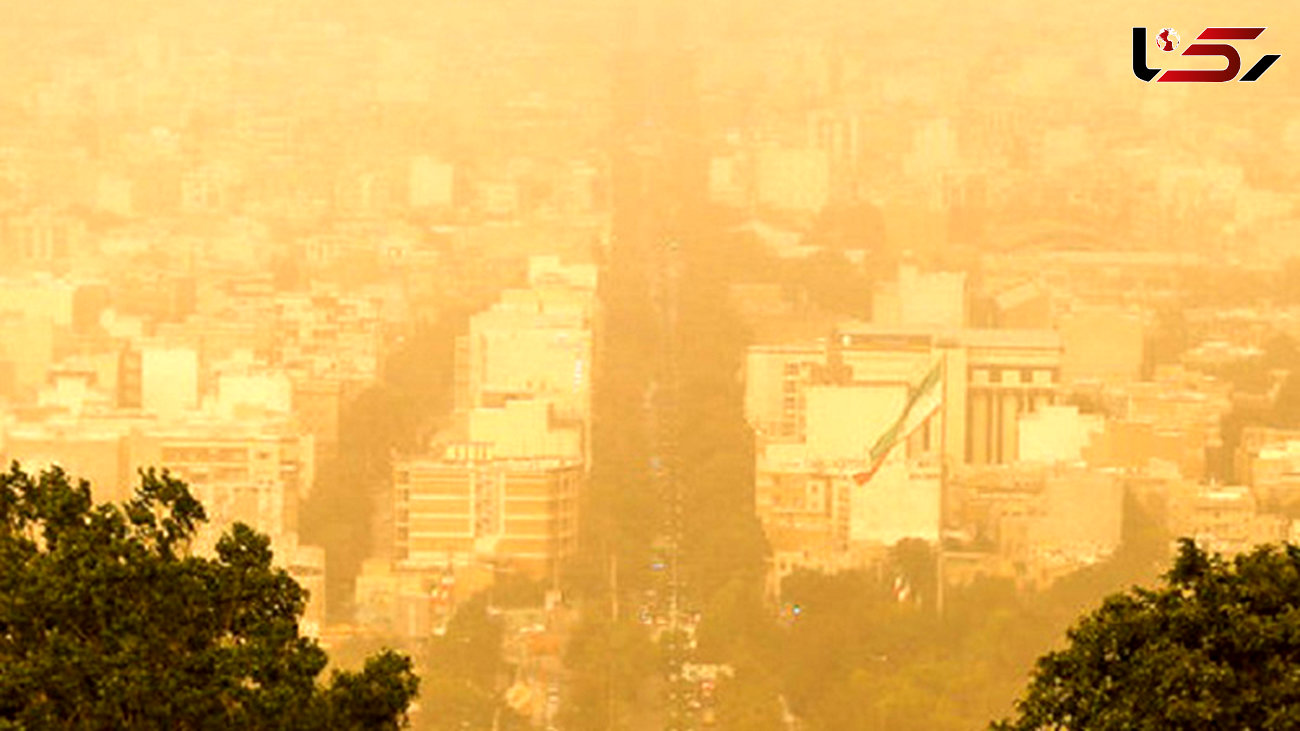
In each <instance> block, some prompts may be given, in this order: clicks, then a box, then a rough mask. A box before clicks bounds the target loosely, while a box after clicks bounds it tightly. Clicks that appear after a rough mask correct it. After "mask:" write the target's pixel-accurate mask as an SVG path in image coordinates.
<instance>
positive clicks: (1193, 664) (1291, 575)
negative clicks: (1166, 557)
mask: <svg viewBox="0 0 1300 731" xmlns="http://www.w3.org/2000/svg"><path fill="white" fill-rule="evenodd" d="M1068 638H1069V645H1068V646H1067V647H1066V648H1065V649H1063V650H1060V651H1057V652H1052V653H1049V654H1047V655H1045V656H1044V657H1042V658H1041V659H1040V660H1039V661H1038V665H1037V668H1036V671H1035V674H1034V677H1033V679H1032V681H1031V683H1030V686H1029V689H1028V691H1027V693H1026V694H1025V696H1024V698H1023V699H1022V700H1021V701H1019V702H1018V703H1017V712H1018V713H1017V716H1016V718H1014V719H1012V720H1007V721H1003V722H1001V723H999V724H995V725H994V727H993V728H995V729H1047V728H1050V729H1120V728H1123V729H1202V728H1204V729H1210V728H1250V729H1282V728H1296V727H1298V726H1300V546H1294V545H1289V544H1288V545H1285V546H1282V547H1277V546H1261V547H1259V548H1256V549H1255V550H1254V551H1252V552H1251V553H1248V554H1243V555H1240V556H1237V557H1235V558H1233V559H1231V560H1229V559H1225V558H1223V557H1221V556H1218V555H1211V554H1208V553H1206V552H1205V551H1203V550H1201V549H1200V548H1198V547H1197V546H1196V544H1195V543H1194V542H1193V541H1191V540H1189V539H1183V541H1182V543H1181V548H1180V551H1179V555H1178V557H1177V560H1176V561H1175V564H1174V566H1173V568H1172V569H1170V571H1169V572H1168V573H1167V574H1165V585H1164V586H1162V587H1159V588H1157V589H1142V588H1135V589H1132V590H1131V591H1129V592H1127V593H1123V594H1116V595H1112V596H1111V597H1109V598H1108V599H1107V600H1106V601H1105V602H1104V603H1103V605H1102V606H1101V608H1100V609H1098V610H1097V611H1096V612H1094V613H1092V614H1091V615H1089V616H1087V617H1085V618H1084V619H1083V620H1082V621H1081V622H1080V623H1079V624H1078V625H1077V626H1076V627H1075V628H1073V629H1072V630H1071V631H1070V632H1069V634H1068Z"/></svg>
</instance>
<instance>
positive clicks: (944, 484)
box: [934, 347, 948, 617]
mask: <svg viewBox="0 0 1300 731" xmlns="http://www.w3.org/2000/svg"><path fill="white" fill-rule="evenodd" d="M941 352H942V353H943V360H942V361H941V362H940V366H939V367H940V368H941V369H942V370H941V371H940V372H941V373H942V374H943V377H942V378H941V379H940V383H941V384H943V385H942V388H943V390H942V391H941V392H940V393H939V403H940V404H941V406H940V407H939V412H940V416H939V540H938V542H937V543H936V544H935V550H934V573H935V589H934V606H935V612H936V613H937V614H938V615H939V616H940V617H942V616H943V594H944V591H943V525H944V517H945V508H946V506H947V503H948V349H947V348H946V347H945V348H943V350H942V351H941Z"/></svg>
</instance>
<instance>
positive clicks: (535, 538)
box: [393, 445, 585, 578]
mask: <svg viewBox="0 0 1300 731" xmlns="http://www.w3.org/2000/svg"><path fill="white" fill-rule="evenodd" d="M488 447H489V445H456V446H453V447H449V448H448V450H447V452H446V453H445V454H444V455H443V456H442V457H441V458H416V459H405V460H400V461H398V462H397V463H396V464H395V465H394V480H393V482H394V488H395V536H394V543H395V546H396V556H397V557H398V560H399V561H404V562H406V563H407V564H409V565H424V566H443V565H450V564H456V563H465V562H470V561H474V560H478V559H481V558H490V559H492V560H495V561H497V562H501V563H507V564H509V565H511V566H513V567H516V568H517V569H518V570H519V571H521V572H523V573H525V574H527V575H529V576H532V577H534V578H541V577H549V576H554V575H555V573H556V572H557V571H558V570H559V568H560V566H561V565H562V564H563V563H564V562H565V561H566V560H567V559H569V558H570V557H572V556H573V555H574V552H575V551H576V550H577V537H578V533H577V528H578V495H579V493H580V491H581V488H582V484H583V481H584V479H585V471H584V469H583V466H582V463H581V462H579V461H576V460H572V459H555V458H549V459H547V458H517V459H508V458H494V457H493V456H492V455H491V452H490V449H489V448H488Z"/></svg>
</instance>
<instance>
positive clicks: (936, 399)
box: [853, 361, 943, 485]
mask: <svg viewBox="0 0 1300 731" xmlns="http://www.w3.org/2000/svg"><path fill="white" fill-rule="evenodd" d="M942 383H943V361H937V362H936V363H935V364H934V367H932V368H931V369H930V372H929V373H926V374H925V378H923V379H921V383H920V384H919V385H917V386H916V387H915V388H914V389H912V391H911V393H910V394H909V395H908V397H907V404H906V405H905V406H904V407H903V413H901V414H899V416H898V419H897V420H896V421H895V422H894V423H893V425H892V426H890V427H889V429H887V430H885V433H884V434H881V435H880V438H879V439H877V440H876V443H875V444H874V445H872V447H871V451H870V452H869V453H868V455H867V456H868V458H869V459H870V466H869V467H867V469H866V471H865V472H859V473H857V474H856V475H854V476H853V481H854V482H856V483H858V484H859V485H865V484H866V483H867V481H868V480H870V479H871V477H872V476H873V475H875V474H876V471H877V470H879V469H880V466H881V465H883V464H884V463H885V458H886V457H888V456H889V453H890V452H892V451H893V450H894V447H896V446H898V445H899V444H900V443H902V442H905V441H907V438H908V437H909V436H911V435H912V432H914V431H916V430H917V429H918V428H920V427H921V425H922V424H924V423H925V422H926V420H927V419H929V418H930V417H931V416H932V415H933V414H934V412H936V411H938V410H939V407H940V406H941V405H943V389H942V388H941V384H942Z"/></svg>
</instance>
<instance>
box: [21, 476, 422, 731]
mask: <svg viewBox="0 0 1300 731" xmlns="http://www.w3.org/2000/svg"><path fill="white" fill-rule="evenodd" d="M205 520H206V516H205V514H204V511H203V506H202V505H201V504H200V503H199V502H198V501H197V500H196V499H195V498H194V497H193V496H192V495H191V494H190V492H189V489H188V488H187V487H186V485H185V484H184V483H183V482H181V481H179V480H177V479H175V478H173V477H171V476H170V475H168V474H167V473H166V472H163V473H158V472H156V471H153V470H149V471H146V472H143V473H142V474H141V482H140V486H139V487H138V489H137V490H136V494H135V497H134V498H133V499H132V500H130V501H128V502H126V503H125V504H124V505H120V506H119V505H111V504H101V505H96V504H95V503H94V501H93V500H92V498H91V492H90V486H89V485H88V484H87V483H86V482H85V481H80V482H77V483H75V484H74V483H73V482H71V481H70V480H69V478H68V476H67V475H66V474H65V473H64V472H63V471H62V470H60V469H59V468H57V467H56V468H54V469H52V470H48V471H45V472H42V473H41V474H40V475H37V476H33V475H29V474H27V473H25V472H23V471H22V470H21V469H20V468H19V466H18V465H17V464H14V465H13V466H12V467H11V468H10V470H9V471H8V472H7V473H5V474H3V475H0V728H53V727H59V728H133V729H135V728H140V729H155V728H156V729H163V728H165V729H206V728H213V729H216V728H252V729H255V728H294V729H362V728H364V729H376V728H379V729H382V728H398V727H400V726H401V725H403V724H404V722H405V713H406V708H407V705H408V704H409V702H410V700H411V699H412V698H413V697H414V695H415V693H416V689H417V685H418V680H417V678H416V677H415V675H414V674H413V673H412V671H411V663H410V660H409V659H408V658H406V657H404V656H401V655H397V654H395V653H391V652H384V653H381V654H379V655H377V656H375V657H372V658H370V659H369V660H368V661H367V663H366V665H365V668H364V669H363V670H362V671H361V672H358V673H352V672H335V673H334V674H333V676H332V678H331V680H330V682H329V683H328V684H321V683H318V682H317V676H318V675H319V674H320V673H321V672H322V671H323V670H324V669H325V666H326V663H327V658H326V655H325V652H324V651H323V650H322V649H321V648H320V647H319V646H318V645H317V644H316V642H315V641H314V640H312V639H310V638H306V637H301V636H299V634H298V619H299V617H300V616H301V614H302V611H303V609H304V607H305V604H306V600H307V597H306V593H305V592H304V591H303V590H302V588H301V587H299V586H298V584H297V583H296V582H294V580H293V579H292V578H291V577H290V576H289V575H288V574H287V573H286V572H284V571H283V570H281V569H277V568H275V567H273V566H272V563H271V558H272V555H271V548H270V541H269V539H268V538H267V537H266V536H264V535H260V534H258V533H256V532H255V531H253V530H252V529H251V528H249V527H248V526H246V525H243V524H236V525H234V526H233V527H232V528H231V529H230V530H229V531H228V532H226V533H225V535H223V536H222V538H221V539H220V541H219V543H218V544H217V547H216V553H217V556H216V558H203V557H199V556H192V555H189V553H188V546H189V544H190V541H191V539H192V538H193V536H194V534H195V531H196V530H197V528H198V527H199V525H200V524H201V523H202V522H204V521H205Z"/></svg>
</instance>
